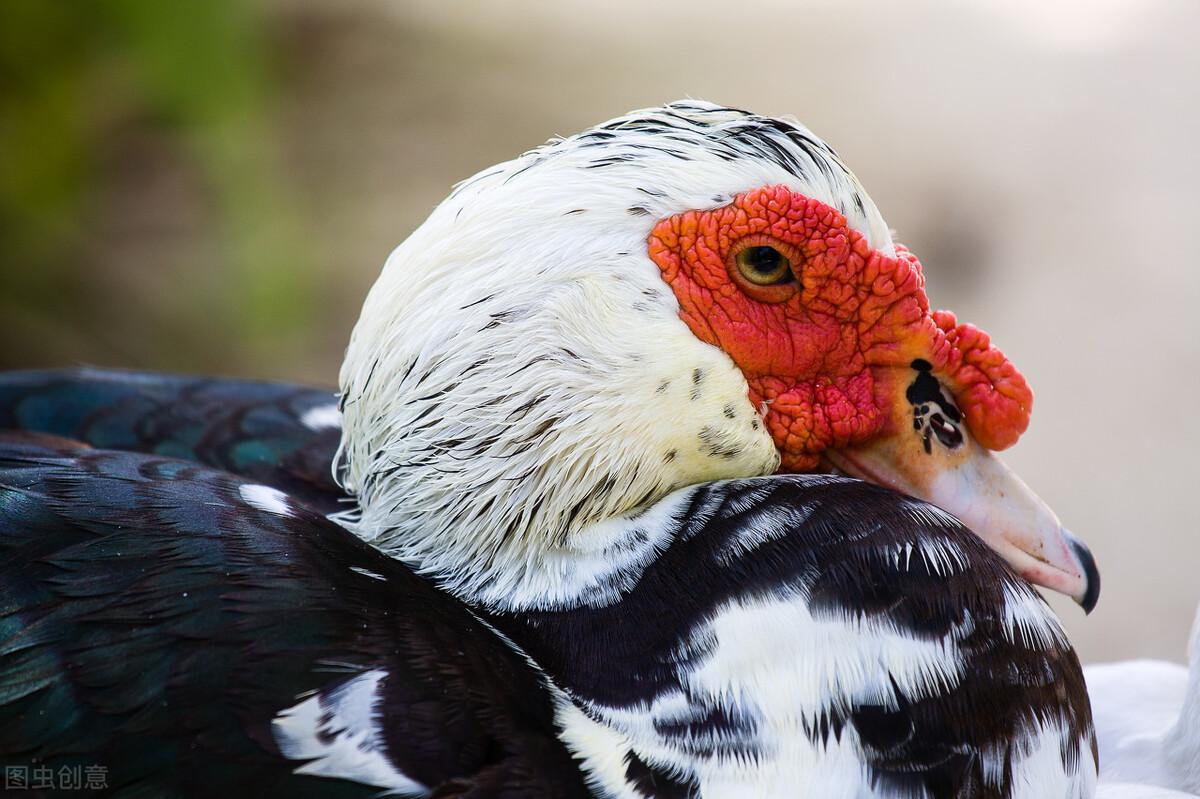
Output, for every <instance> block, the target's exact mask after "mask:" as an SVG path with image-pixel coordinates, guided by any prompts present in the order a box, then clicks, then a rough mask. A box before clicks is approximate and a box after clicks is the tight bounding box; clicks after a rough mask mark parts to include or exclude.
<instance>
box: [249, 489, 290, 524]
mask: <svg viewBox="0 0 1200 799" xmlns="http://www.w3.org/2000/svg"><path fill="white" fill-rule="evenodd" d="M238 493H239V494H241V495H242V499H244V500H246V502H247V503H249V504H251V505H253V506H254V507H256V508H258V509H259V510H262V511H266V512H267V513H274V514H275V515H276V516H291V515H292V508H291V506H290V505H288V499H287V494H285V493H283V492H282V491H280V490H278V489H275V488H271V487H270V486H264V485H256V484H254V483H247V484H245V485H242V486H240V487H239V488H238Z"/></svg>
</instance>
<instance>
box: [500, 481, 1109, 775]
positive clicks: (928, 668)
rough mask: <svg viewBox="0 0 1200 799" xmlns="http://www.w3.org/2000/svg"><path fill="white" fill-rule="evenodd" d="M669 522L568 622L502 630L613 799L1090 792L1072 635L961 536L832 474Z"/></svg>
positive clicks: (933, 512)
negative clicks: (539, 674)
mask: <svg viewBox="0 0 1200 799" xmlns="http://www.w3.org/2000/svg"><path fill="white" fill-rule="evenodd" d="M665 503H666V504H667V505H668V507H667V508H656V509H655V513H656V515H655V516H654V517H652V518H645V519H642V518H633V519H630V520H629V522H628V525H627V528H626V534H625V536H624V538H623V539H622V540H621V541H620V542H618V543H614V544H613V545H612V547H613V550H614V552H619V553H620V554H619V555H615V556H614V558H613V559H614V560H616V559H618V558H621V559H627V560H628V563H629V565H628V566H626V567H625V568H623V569H618V570H614V571H613V572H612V573H610V574H608V575H605V576H604V578H603V580H602V581H601V582H599V583H595V584H588V585H587V586H586V587H584V586H581V590H580V592H579V594H578V595H577V596H576V597H574V598H573V599H572V601H570V602H569V603H567V604H568V605H569V606H568V607H564V608H562V609H558V610H548V611H540V612H539V611H529V612H507V613H500V614H494V615H493V616H492V617H491V618H492V619H493V621H494V622H495V623H496V624H497V626H498V627H500V628H501V629H502V630H504V631H505V632H507V633H508V634H509V635H510V636H511V637H512V638H513V639H514V640H516V641H517V642H519V643H520V644H521V645H522V646H523V647H524V648H525V650H526V651H527V652H528V653H529V654H530V655H531V656H532V657H533V658H534V659H535V660H536V661H537V662H538V663H540V664H541V665H542V666H543V667H544V668H545V669H546V670H547V672H548V674H549V675H550V676H551V678H552V679H553V680H554V681H555V683H556V684H557V685H558V686H559V687H560V688H562V689H563V690H564V691H565V692H566V693H567V695H568V696H569V697H570V698H571V699H572V700H573V704H574V707H573V708H571V710H570V712H569V713H567V714H566V715H564V716H563V719H564V721H565V723H566V730H565V735H566V737H567V740H568V742H569V743H571V744H572V746H573V748H574V749H575V751H576V752H577V753H578V754H580V755H583V756H584V757H585V758H586V759H585V763H586V764H587V766H588V773H589V775H590V776H591V778H592V779H593V780H595V781H596V783H597V784H598V785H601V786H604V787H605V788H607V789H609V791H610V792H611V795H615V796H621V797H637V796H640V795H651V796H704V797H724V796H730V797H732V796H755V797H785V796H822V797H837V796H845V797H856V796H866V795H873V796H933V797H949V796H972V797H1017V796H1023V797H1049V796H1082V795H1086V794H1087V792H1088V791H1089V790H1090V787H1091V785H1092V784H1093V783H1094V780H1095V771H1094V770H1095V740H1094V737H1093V735H1092V730H1091V718H1090V714H1089V712H1088V702H1087V698H1086V693H1085V690H1084V685H1083V680H1082V676H1081V674H1080V670H1079V663H1078V661H1077V660H1076V658H1075V655H1074V653H1073V652H1072V651H1071V648H1070V646H1069V644H1068V643H1067V641H1066V638H1065V635H1064V634H1063V631H1062V629H1061V628H1060V627H1059V626H1058V624H1057V623H1056V621H1055V620H1054V619H1053V618H1052V617H1051V616H1049V615H1048V614H1047V613H1046V611H1045V606H1044V604H1043V602H1042V600H1041V598H1040V597H1038V596H1037V594H1036V592H1034V591H1033V589H1032V588H1031V587H1030V586H1029V585H1028V584H1027V583H1025V582H1024V581H1023V580H1021V579H1019V578H1017V577H1015V576H1014V575H1013V574H1012V573H1011V572H1010V571H1009V570H1008V569H1007V568H1006V567H1005V566H1004V565H1003V564H1002V563H1001V562H999V561H998V559H997V558H996V557H995V556H994V554H993V553H992V552H991V550H989V549H988V548H987V547H986V546H984V545H983V544H982V543H981V542H980V541H979V540H978V538H976V537H975V536H974V535H972V534H971V533H970V532H969V531H967V530H966V529H964V528H963V527H962V526H961V524H959V523H958V522H957V521H956V520H954V519H953V518H952V517H950V516H948V515H947V514H945V513H943V512H941V511H939V510H938V509H936V508H934V507H932V506H930V505H927V504H925V503H921V502H917V501H915V500H911V499H908V498H905V497H901V496H899V495H897V494H894V493H892V492H889V491H886V490H884V489H880V488H878V487H875V486H872V485H869V484H866V483H862V482H859V481H856V480H848V479H845V478H839V477H830V476H809V477H804V476H793V477H786V478H759V479H756V480H737V481H728V482H720V483H714V484H710V485H707V486H704V487H699V488H695V489H686V490H684V491H682V492H680V493H679V494H677V495H675V496H674V497H672V498H670V499H669V500H666V501H665ZM639 548H646V549H649V550H651V551H653V552H654V553H655V554H654V556H653V557H652V558H647V559H645V560H642V559H639V558H637V557H634V556H631V553H632V552H635V551H637V550H638V549H639ZM614 595H616V596H618V597H619V598H614ZM613 746H616V747H617V753H618V754H620V753H624V757H623V758H618V757H614V756H613V753H612V752H609V751H606V749H607V748H608V747H613ZM622 764H624V765H623V767H622ZM647 786H654V789H653V790H650V791H649V792H647V791H646V787H647Z"/></svg>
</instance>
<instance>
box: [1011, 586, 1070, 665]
mask: <svg viewBox="0 0 1200 799" xmlns="http://www.w3.org/2000/svg"><path fill="white" fill-rule="evenodd" d="M1004 633H1005V635H1006V637H1007V638H1008V640H1009V641H1011V642H1012V643H1014V644H1020V645H1021V646H1026V647H1029V648H1030V649H1051V648H1054V647H1058V648H1061V649H1069V648H1070V643H1069V642H1068V641H1067V635H1066V633H1064V632H1063V629H1062V627H1060V626H1059V624H1058V620H1057V619H1056V618H1055V617H1054V614H1053V613H1051V612H1050V609H1049V608H1048V607H1046V603H1045V602H1043V601H1042V598H1041V597H1040V596H1038V594H1037V592H1036V591H1034V590H1033V588H1031V587H1030V586H1029V584H1028V583H1025V582H1021V583H1016V582H1014V581H1008V582H1005V584H1004Z"/></svg>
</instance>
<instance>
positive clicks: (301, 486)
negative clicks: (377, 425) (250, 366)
mask: <svg viewBox="0 0 1200 799" xmlns="http://www.w3.org/2000/svg"><path fill="white" fill-rule="evenodd" d="M335 400H336V397H335V394H334V392H333V391H332V390H329V389H316V388H305V387H301V386H293V385H287V384H283V383H268V382H259V381H252V380H232V379H216V378H207V377H185V376H179V375H166V374H153V373H147V372H126V371H119V370H112V369H89V368H81V369H65V370H46V371H28V372H7V373H3V374H0V430H4V429H9V430H28V431H32V432H40V433H48V434H51V435H57V436H62V437H64V438H70V439H75V440H78V441H82V442H84V443H86V444H89V445H91V446H93V447H97V448H103V449H117V450H125V451H130V452H145V453H151V454H156V455H167V456H170V457H175V458H182V459H185V460H192V461H196V462H197V463H203V464H205V465H208V466H213V467H215V468H218V469H222V470H224V471H227V472H230V473H232V474H237V475H241V476H244V477H248V478H250V479H252V480H256V481H258V482H261V483H265V484H266V485H270V486H274V487H276V488H278V489H280V490H282V491H285V492H287V493H288V494H290V495H291V496H292V497H294V498H297V499H300V500H303V501H304V502H307V503H308V504H310V505H312V506H313V507H315V508H317V509H318V510H321V511H322V512H324V513H330V512H333V511H336V510H341V509H345V508H346V507H347V505H346V501H345V494H344V493H343V492H342V490H341V489H340V488H339V487H338V486H337V484H336V483H335V482H334V480H333V476H332V472H331V466H332V463H333V456H334V452H335V451H336V450H337V445H338V439H339V437H340V435H341V430H340V429H339V428H338V427H337V426H336V425H329V424H324V425H313V424H312V423H311V422H310V424H305V423H304V421H303V420H304V419H305V418H306V417H305V415H306V414H309V413H311V412H312V411H313V410H314V409H327V410H329V409H332V408H333V407H334V403H335ZM328 418H329V414H325V419H326V420H328Z"/></svg>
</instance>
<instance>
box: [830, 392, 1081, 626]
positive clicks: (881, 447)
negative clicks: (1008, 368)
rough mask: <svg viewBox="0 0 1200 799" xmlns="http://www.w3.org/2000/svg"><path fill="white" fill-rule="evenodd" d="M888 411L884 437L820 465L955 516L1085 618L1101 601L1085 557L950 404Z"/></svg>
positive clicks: (903, 405) (906, 405) (900, 405)
mask: <svg viewBox="0 0 1200 799" xmlns="http://www.w3.org/2000/svg"><path fill="white" fill-rule="evenodd" d="M911 396H912V392H911V391H910V392H909V397H911ZM895 406H896V408H897V416H898V418H897V419H895V420H893V424H892V425H890V432H885V433H883V434H881V435H879V436H878V437H876V438H875V439H873V440H871V441H870V442H867V443H865V444H863V445H859V446H853V447H847V448H842V449H838V450H832V449H831V450H827V451H826V452H825V454H824V457H825V458H826V460H827V461H829V463H831V464H832V465H833V466H835V467H836V468H838V469H839V470H841V471H843V472H845V473H846V474H849V475H850V476H852V477H858V478H861V479H864V480H867V481H870V482H872V483H876V484H878V485H882V486H885V487H888V488H891V489H893V490H896V491H900V492H902V493H905V494H909V495H911V496H914V497H917V498H919V499H923V500H925V501H927V502H931V503H933V504H934V505H937V506H938V507H939V508H941V509H942V510H945V511H947V512H949V513H950V514H952V515H954V516H956V517H958V519H960V520H961V521H962V522H963V524H965V525H966V526H967V527H969V528H970V529H971V530H972V531H974V532H975V534H976V535H978V536H979V537H980V538H982V539H983V540H984V541H985V542H986V543H987V544H988V545H989V546H990V547H991V548H992V549H994V550H995V551H996V552H998V553H999V554H1000V556H1001V557H1003V558H1004V560H1005V561H1007V562H1008V564H1009V566H1011V567H1012V569H1013V570H1014V571H1016V572H1017V573H1018V574H1020V575H1021V576H1022V577H1024V578H1025V579H1026V580H1028V581H1029V582H1031V583H1033V584H1035V585H1039V586H1042V587H1044V588H1048V589H1050V590H1052V591H1057V592H1059V593H1062V594H1066V595H1067V596H1069V597H1071V598H1072V599H1074V600H1075V601H1076V602H1077V603H1079V605H1080V606H1082V607H1083V609H1084V611H1085V612H1088V613H1090V612H1091V610H1092V608H1094V607H1095V606H1096V601H1097V599H1098V598H1099V596H1100V574H1099V572H1098V571H1097V569H1096V561H1095V559H1094V558H1093V557H1092V553H1091V552H1090V551H1089V550H1088V548H1087V546H1085V545H1084V544H1083V543H1082V542H1081V541H1080V540H1079V539H1077V538H1076V537H1075V536H1074V535H1072V534H1071V532H1070V531H1069V530H1067V529H1066V528H1065V527H1063V526H1062V524H1061V523H1060V522H1059V521H1058V517H1057V516H1055V515H1054V512H1053V511H1052V510H1050V508H1049V507H1048V506H1047V505H1046V503H1045V502H1043V501H1042V500H1041V499H1040V498H1039V497H1038V496H1037V495H1036V494H1035V493H1033V491H1031V490H1030V489H1029V487H1028V486H1026V485H1025V483H1024V482H1023V481H1022V480H1021V478H1019V477H1018V476H1017V475H1016V474H1015V473H1014V472H1013V471H1012V470H1011V469H1009V468H1008V467H1007V466H1006V465H1005V464H1004V462H1003V461H1001V460H1000V458H999V457H997V456H996V454H995V453H994V452H992V451H991V450H988V449H986V448H985V447H983V446H981V445H980V444H979V443H978V442H976V441H975V440H973V439H972V437H971V436H970V433H969V431H968V430H967V426H966V423H965V421H964V420H962V418H961V416H960V415H959V414H958V413H957V409H956V408H955V407H954V405H953V403H952V402H951V400H950V399H948V398H947V397H945V396H944V395H943V396H942V397H941V398H940V399H936V398H935V399H930V398H925V399H924V401H921V402H916V403H913V402H907V401H904V400H901V401H899V402H897V403H895Z"/></svg>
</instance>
